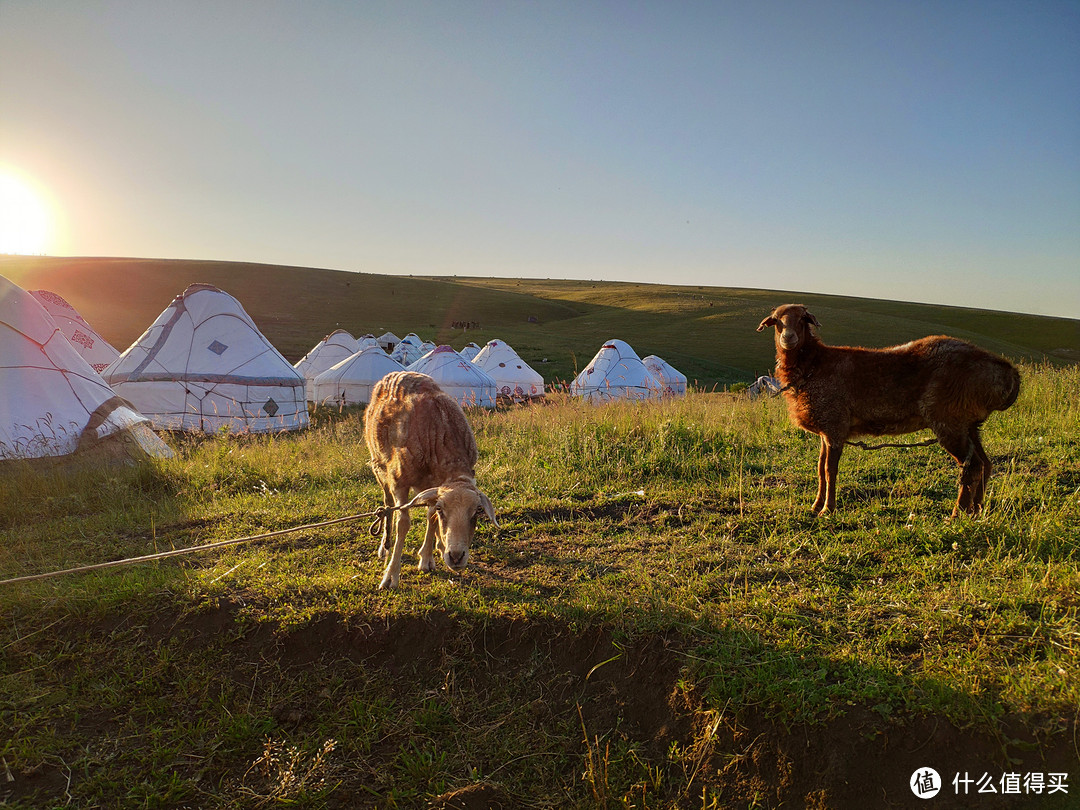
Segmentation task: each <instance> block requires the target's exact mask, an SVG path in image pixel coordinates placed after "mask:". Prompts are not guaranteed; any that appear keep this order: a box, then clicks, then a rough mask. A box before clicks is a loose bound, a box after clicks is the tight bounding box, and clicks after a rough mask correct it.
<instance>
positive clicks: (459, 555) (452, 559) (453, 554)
mask: <svg viewBox="0 0 1080 810" xmlns="http://www.w3.org/2000/svg"><path fill="white" fill-rule="evenodd" d="M468 553H469V552H467V551H448V552H446V561H447V562H448V563H450V567H451V568H461V567H462V566H463V565H464V564H465V556H466V555H467V554H468Z"/></svg>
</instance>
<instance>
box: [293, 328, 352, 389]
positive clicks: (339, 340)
mask: <svg viewBox="0 0 1080 810" xmlns="http://www.w3.org/2000/svg"><path fill="white" fill-rule="evenodd" d="M358 351H360V343H359V341H357V339H356V338H354V337H353V336H352V335H350V334H349V333H348V332H346V331H345V330H344V329H337V330H335V331H333V332H331V333H330V334H329V335H327V336H326V337H324V338H323V339H322V340H320V341H319V342H318V343H317V344H315V347H314V348H313V349H312V350H311V351H310V352H308V353H307V354H305V355H304V356H303V357H302V358H300V360H299V362H297V363H296V365H294V366H293V368H295V369H296V371H297V373H298V374H299V375H300V376H301V377H303V378H304V390H305V393H306V396H307V398H308V401H309V402H317V401H318V400H316V399H315V378H316V377H318V376H319V375H320V374H322V373H323V372H324V371H326V370H327V369H328V368H330V367H331V366H335V365H337V364H338V363H340V362H341V361H342V360H344V359H345V358H347V357H349V356H350V355H353V354H356V353H357V352H358Z"/></svg>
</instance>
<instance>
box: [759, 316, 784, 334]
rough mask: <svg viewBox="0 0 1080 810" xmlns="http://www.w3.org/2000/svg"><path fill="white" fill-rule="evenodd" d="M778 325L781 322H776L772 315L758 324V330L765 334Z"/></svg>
mask: <svg viewBox="0 0 1080 810" xmlns="http://www.w3.org/2000/svg"><path fill="white" fill-rule="evenodd" d="M778 323H780V322H779V321H778V320H776V318H774V317H773V316H772V315H770V316H769V317H768V318H766V319H765V320H763V321H762V322H761V323H759V324H758V328H757V330H758V331H759V332H764V331H765V330H766V329H768V328H769V327H770V326H776V325H777V324H778Z"/></svg>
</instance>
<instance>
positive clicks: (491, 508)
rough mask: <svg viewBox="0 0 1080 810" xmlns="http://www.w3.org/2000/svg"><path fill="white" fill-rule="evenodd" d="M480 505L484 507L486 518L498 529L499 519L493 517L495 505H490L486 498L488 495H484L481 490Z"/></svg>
mask: <svg viewBox="0 0 1080 810" xmlns="http://www.w3.org/2000/svg"><path fill="white" fill-rule="evenodd" d="M480 505H481V506H483V507H484V512H485V513H486V514H487V516H488V520H490V521H491V522H492V523H493V524H495V528H496V529H498V528H499V521H497V520H496V519H495V507H494V506H492V505H491V501H490V500H488V496H487V495H485V494H484V493H483V492H481V493H480Z"/></svg>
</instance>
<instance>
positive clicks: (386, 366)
mask: <svg viewBox="0 0 1080 810" xmlns="http://www.w3.org/2000/svg"><path fill="white" fill-rule="evenodd" d="M402 370H403V368H402V365H401V363H399V362H398V361H397V360H394V359H393V358H392V357H390V355H388V354H387V353H386V352H384V351H383V350H382V349H380V348H379V347H378V346H367V347H366V348H363V349H361V350H360V351H358V352H357V353H356V354H354V355H352V356H351V357H347V358H346V359H344V360H342V361H341V362H340V363H338V364H337V365H335V366H333V367H332V368H330V369H327V370H326V371H324V372H323V373H322V374H320V375H319V376H318V377H316V378H315V384H314V394H315V399H314V401H315V402H317V403H319V404H320V405H337V406H339V407H344V406H345V405H360V404H363V403H367V402H370V401H371V389H372V388H374V387H375V383H377V382H378V381H379V380H381V379H382V378H383V377H385V376H386V375H387V374H389V373H390V372H391V371H402Z"/></svg>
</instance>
